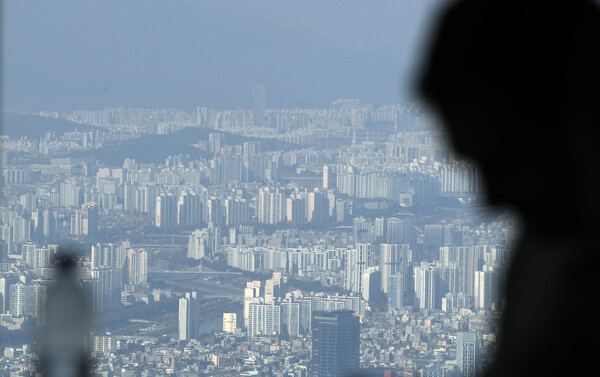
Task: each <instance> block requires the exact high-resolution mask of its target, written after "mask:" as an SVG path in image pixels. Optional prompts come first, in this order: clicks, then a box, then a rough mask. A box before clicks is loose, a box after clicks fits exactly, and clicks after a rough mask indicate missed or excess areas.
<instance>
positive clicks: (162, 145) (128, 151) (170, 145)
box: [54, 127, 297, 166]
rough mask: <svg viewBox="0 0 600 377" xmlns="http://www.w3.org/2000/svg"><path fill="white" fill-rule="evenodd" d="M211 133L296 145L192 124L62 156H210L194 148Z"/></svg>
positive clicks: (117, 159) (266, 144) (238, 140)
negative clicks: (168, 132)
mask: <svg viewBox="0 0 600 377" xmlns="http://www.w3.org/2000/svg"><path fill="white" fill-rule="evenodd" d="M211 133H222V134H224V135H225V136H224V139H223V144H224V145H241V144H243V143H244V142H246V141H259V142H260V148H261V150H262V151H273V150H291V149H295V148H297V146H296V145H294V144H291V143H286V142H281V141H278V140H271V139H260V138H251V137H245V136H241V135H235V134H231V133H226V132H222V131H217V130H213V129H208V128H197V127H189V128H184V129H183V130H180V131H177V132H173V133H170V134H167V135H148V134H145V135H143V136H142V137H141V138H139V139H134V140H126V141H123V142H118V143H115V144H110V145H107V146H104V147H102V148H98V149H94V150H89V151H77V152H72V153H68V154H66V155H64V156H61V157H74V158H93V159H95V160H98V161H102V162H103V163H104V164H105V165H107V166H121V165H122V164H123V161H124V160H125V159H126V158H132V159H135V160H136V161H137V162H140V163H164V162H165V159H166V158H167V157H169V156H174V155H189V156H190V157H192V158H197V159H210V158H212V157H213V154H211V153H209V152H207V151H204V150H202V149H200V148H197V147H195V146H194V144H196V143H198V141H200V140H208V138H209V134H211ZM54 157H58V156H54Z"/></svg>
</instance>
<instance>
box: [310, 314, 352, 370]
mask: <svg viewBox="0 0 600 377" xmlns="http://www.w3.org/2000/svg"><path fill="white" fill-rule="evenodd" d="M312 342H313V344H312V376H313V377H339V376H351V375H353V374H355V373H356V372H358V370H359V367H360V364H359V357H360V324H359V320H358V317H356V316H355V315H354V313H353V312H352V311H334V312H314V313H313V317H312Z"/></svg>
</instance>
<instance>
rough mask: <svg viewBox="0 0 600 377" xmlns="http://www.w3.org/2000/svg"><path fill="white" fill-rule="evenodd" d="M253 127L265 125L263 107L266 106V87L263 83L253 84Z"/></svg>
mask: <svg viewBox="0 0 600 377" xmlns="http://www.w3.org/2000/svg"><path fill="white" fill-rule="evenodd" d="M253 100H254V127H264V126H265V120H266V119H265V109H266V106H267V88H266V87H265V86H264V85H254V93H253Z"/></svg>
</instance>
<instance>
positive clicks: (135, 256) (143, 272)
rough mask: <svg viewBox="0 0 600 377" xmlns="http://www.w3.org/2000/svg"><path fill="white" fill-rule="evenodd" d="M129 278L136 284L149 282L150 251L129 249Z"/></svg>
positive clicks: (130, 282)
mask: <svg viewBox="0 0 600 377" xmlns="http://www.w3.org/2000/svg"><path fill="white" fill-rule="evenodd" d="M127 279H128V281H129V284H134V285H146V283H147V282H148V252H147V251H146V250H145V249H128V250H127Z"/></svg>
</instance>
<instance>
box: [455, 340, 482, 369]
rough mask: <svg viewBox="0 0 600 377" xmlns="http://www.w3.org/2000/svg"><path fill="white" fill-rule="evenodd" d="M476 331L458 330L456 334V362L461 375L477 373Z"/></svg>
mask: <svg viewBox="0 0 600 377" xmlns="http://www.w3.org/2000/svg"><path fill="white" fill-rule="evenodd" d="M478 356H479V355H478V347H477V333H475V332H472V331H470V332H459V333H457V334H456V364H457V366H458V369H460V371H461V372H462V376H463V377H473V376H476V375H477V369H478Z"/></svg>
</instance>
